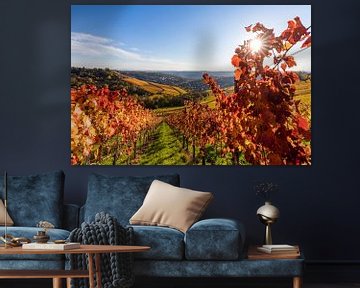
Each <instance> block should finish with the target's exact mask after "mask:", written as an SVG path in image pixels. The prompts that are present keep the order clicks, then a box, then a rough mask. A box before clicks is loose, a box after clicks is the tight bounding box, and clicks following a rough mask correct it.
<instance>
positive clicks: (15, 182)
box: [0, 171, 64, 228]
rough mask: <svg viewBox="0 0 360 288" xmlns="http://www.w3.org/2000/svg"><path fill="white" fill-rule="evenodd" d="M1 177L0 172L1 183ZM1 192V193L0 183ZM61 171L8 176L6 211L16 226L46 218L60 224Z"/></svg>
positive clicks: (0, 180)
mask: <svg viewBox="0 0 360 288" xmlns="http://www.w3.org/2000/svg"><path fill="white" fill-rule="evenodd" d="M3 179H4V177H3V176H0V183H2V182H3ZM0 191H1V194H0V195H4V192H3V185H0ZM63 194H64V173H63V172H62V171H55V172H50V173H44V174H38V175H31V176H8V203H7V204H8V212H9V215H11V218H12V219H13V221H14V223H15V225H16V226H27V227H35V226H36V224H37V223H38V222H39V221H42V220H45V221H48V222H50V223H52V224H54V225H55V227H56V228H59V227H62V216H63Z"/></svg>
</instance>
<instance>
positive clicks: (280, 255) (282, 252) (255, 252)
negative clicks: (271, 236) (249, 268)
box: [248, 244, 300, 259]
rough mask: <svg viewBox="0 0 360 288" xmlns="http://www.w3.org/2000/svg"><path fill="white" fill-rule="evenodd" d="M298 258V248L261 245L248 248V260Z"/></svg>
mask: <svg viewBox="0 0 360 288" xmlns="http://www.w3.org/2000/svg"><path fill="white" fill-rule="evenodd" d="M299 257H300V249H299V246H297V245H296V246H291V245H285V244H281V245H262V246H253V247H250V249H249V251H248V259H295V258H299Z"/></svg>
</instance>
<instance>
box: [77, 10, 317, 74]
mask: <svg viewBox="0 0 360 288" xmlns="http://www.w3.org/2000/svg"><path fill="white" fill-rule="evenodd" d="M295 16H299V17H300V19H301V20H302V22H303V24H304V26H305V27H308V26H310V25H311V6H310V5H286V6H285V5H72V6H71V65H72V66H81V67H82V66H84V67H99V68H104V67H108V68H111V69H119V70H178V71H184V70H201V71H220V70H221V71H224V70H229V71H232V70H233V67H232V65H231V63H230V59H231V57H232V55H233V54H234V50H235V48H236V47H237V45H239V44H242V43H243V41H244V40H245V39H249V38H250V37H251V35H250V33H247V32H246V31H245V29H244V27H245V26H248V25H250V24H255V23H256V22H261V23H263V24H264V25H265V26H266V27H268V28H274V30H275V34H276V35H278V34H279V33H280V32H282V31H283V30H284V29H285V28H286V27H287V21H288V20H290V19H292V18H294V17H295ZM296 50H297V47H294V50H293V52H295V51H296ZM296 60H297V62H298V66H297V67H296V70H306V71H311V48H310V49H307V50H306V51H303V52H301V53H299V54H297V55H296Z"/></svg>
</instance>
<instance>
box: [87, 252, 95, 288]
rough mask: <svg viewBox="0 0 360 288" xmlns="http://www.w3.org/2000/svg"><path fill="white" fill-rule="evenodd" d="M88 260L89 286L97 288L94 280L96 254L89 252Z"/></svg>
mask: <svg viewBox="0 0 360 288" xmlns="http://www.w3.org/2000/svg"><path fill="white" fill-rule="evenodd" d="M87 256H88V260H89V267H88V268H89V288H95V282H94V259H93V257H94V254H93V253H88V254H87Z"/></svg>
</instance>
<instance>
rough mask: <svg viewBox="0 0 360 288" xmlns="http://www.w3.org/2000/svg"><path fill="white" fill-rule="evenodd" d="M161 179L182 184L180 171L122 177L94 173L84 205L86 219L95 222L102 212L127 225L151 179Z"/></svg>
mask: <svg viewBox="0 0 360 288" xmlns="http://www.w3.org/2000/svg"><path fill="white" fill-rule="evenodd" d="M155 179H159V180H161V181H164V182H166V183H170V184H172V185H175V186H179V184H180V183H179V182H180V180H179V175H177V174H174V175H162V176H148V177H132V176H128V177H120V176H104V175H99V174H91V175H90V176H89V181H88V193H87V198H86V202H85V207H84V221H86V222H91V221H93V220H94V217H95V214H96V213H98V212H106V213H109V214H110V215H112V216H114V217H115V218H116V219H117V220H118V222H119V223H120V224H121V225H123V226H126V225H127V224H129V219H130V217H131V216H132V215H133V214H134V213H135V212H136V211H137V210H138V209H139V208H140V206H141V204H142V203H143V201H144V198H145V195H146V193H147V191H148V190H149V187H150V185H151V183H152V182H153V181H154V180H155Z"/></svg>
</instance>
